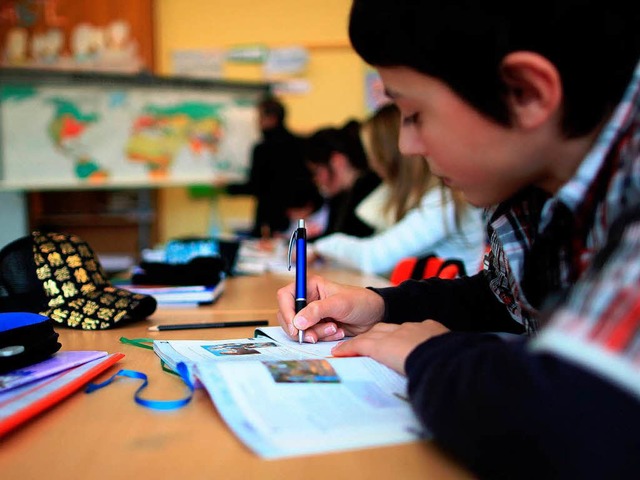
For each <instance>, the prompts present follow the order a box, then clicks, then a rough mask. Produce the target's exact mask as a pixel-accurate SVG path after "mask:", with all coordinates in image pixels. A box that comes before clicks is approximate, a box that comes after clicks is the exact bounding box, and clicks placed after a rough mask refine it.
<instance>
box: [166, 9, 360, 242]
mask: <svg viewBox="0 0 640 480" xmlns="http://www.w3.org/2000/svg"><path fill="white" fill-rule="evenodd" d="M155 5H156V11H155V20H156V21H155V25H156V32H155V36H156V52H157V53H156V65H157V71H158V73H160V74H170V73H171V68H172V66H171V52H173V51H174V50H184V49H208V48H227V47H231V46H236V45H243V44H245V45H246V44H264V45H266V46H267V47H282V46H292V45H299V46H303V47H306V48H307V49H308V50H309V54H310V62H309V67H308V71H307V72H306V75H305V76H304V78H306V79H307V80H308V81H309V82H310V88H311V89H310V92H309V93H307V94H299V95H293V94H290V95H287V96H283V97H282V99H283V101H284V102H285V104H286V106H287V109H288V115H289V121H288V124H289V127H290V128H291V129H292V130H294V131H298V132H300V133H307V132H310V131H312V130H314V129H315V128H318V127H320V126H325V125H328V124H331V125H338V124H341V123H343V122H344V121H345V120H346V119H348V118H351V117H356V118H362V117H363V116H364V112H365V100H364V88H363V82H364V80H363V78H364V71H365V67H364V64H363V63H362V61H361V60H360V59H359V58H358V57H357V56H356V55H355V53H354V52H353V51H352V50H351V47H350V45H349V41H348V34H347V19H348V13H349V8H350V5H351V0H268V1H265V0H157V1H156V3H155ZM224 73H225V78H228V79H234V80H235V79H237V80H262V77H261V70H260V67H257V66H233V67H227V66H226V65H225V70H224ZM219 205H220V207H221V211H222V212H221V213H222V214H223V216H224V217H247V216H249V217H250V216H251V215H252V214H251V209H252V207H253V204H252V203H251V202H247V201H244V202H242V201H239V200H238V199H236V200H231V199H222V200H221V201H220V202H219ZM159 216H160V223H159V234H160V240H161V241H166V240H167V239H169V238H172V237H176V236H181V235H204V234H206V233H207V227H208V222H209V217H210V216H211V202H209V201H207V200H206V199H205V200H202V199H200V200H193V199H191V198H190V197H189V195H188V193H187V190H186V189H182V188H171V189H165V190H163V191H162V192H161V193H160V211H159Z"/></svg>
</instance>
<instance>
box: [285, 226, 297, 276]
mask: <svg viewBox="0 0 640 480" xmlns="http://www.w3.org/2000/svg"><path fill="white" fill-rule="evenodd" d="M297 238H298V229H297V228H296V229H295V230H294V231H293V232H291V238H290V239H289V252H288V253H287V258H288V259H289V264H288V268H287V270H291V252H292V251H293V243H294V242H295V241H296V239H297Z"/></svg>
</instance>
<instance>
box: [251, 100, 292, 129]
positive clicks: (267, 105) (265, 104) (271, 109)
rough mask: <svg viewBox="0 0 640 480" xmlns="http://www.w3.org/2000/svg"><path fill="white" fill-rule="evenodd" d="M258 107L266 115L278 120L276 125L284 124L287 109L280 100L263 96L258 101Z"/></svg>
mask: <svg viewBox="0 0 640 480" xmlns="http://www.w3.org/2000/svg"><path fill="white" fill-rule="evenodd" d="M258 109H259V110H260V111H261V112H262V113H263V114H264V115H267V116H270V117H275V118H276V119H277V120H278V125H283V124H284V119H285V117H286V114H287V111H286V110H285V108H284V105H283V104H282V102H281V101H280V100H278V99H277V98H275V97H271V96H267V97H263V98H262V99H261V100H260V101H259V102H258Z"/></svg>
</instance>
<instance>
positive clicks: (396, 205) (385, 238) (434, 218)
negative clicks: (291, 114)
mask: <svg viewBox="0 0 640 480" xmlns="http://www.w3.org/2000/svg"><path fill="white" fill-rule="evenodd" d="M399 132H400V112H399V110H398V108H397V107H396V106H395V105H393V104H388V105H384V106H382V107H380V108H379V109H378V110H377V111H376V112H375V113H374V114H372V115H371V116H370V117H369V118H368V119H367V120H366V121H364V122H363V124H362V127H361V131H360V133H361V137H362V144H363V147H364V149H365V151H366V153H367V159H368V161H369V165H370V168H371V169H372V170H373V171H374V172H376V173H377V174H378V176H379V177H380V178H381V179H382V184H381V185H380V186H379V187H378V188H377V189H376V190H374V191H373V192H372V193H371V194H370V195H369V196H367V197H366V198H365V199H364V200H362V202H360V204H359V205H358V207H357V208H356V215H357V216H358V217H359V218H360V219H361V220H362V221H363V222H364V223H366V224H369V225H371V226H373V227H374V229H375V231H376V233H375V234H373V235H371V236H368V237H363V238H358V237H355V236H352V235H346V234H343V233H334V234H332V235H328V236H326V237H323V238H320V239H318V240H316V241H315V242H313V243H312V244H311V247H310V249H311V252H312V253H313V254H315V255H316V256H319V257H323V258H325V259H330V260H332V261H334V262H336V263H339V264H341V265H343V266H347V267H351V268H354V269H357V270H361V271H363V272H365V273H373V274H379V275H388V274H390V273H391V271H392V270H393V268H394V267H395V266H396V264H397V263H398V262H399V261H400V260H402V259H403V258H405V257H420V256H426V255H428V254H433V255H437V256H439V257H442V258H446V259H456V260H460V261H462V262H463V264H464V265H465V269H466V270H467V272H469V273H475V272H476V271H477V270H478V269H479V268H480V265H481V259H482V251H483V244H484V241H483V239H484V235H483V229H482V220H481V211H480V210H479V209H477V208H474V207H472V206H470V205H469V204H467V203H466V201H465V200H464V199H463V198H462V197H461V196H460V195H459V194H456V193H454V192H453V191H452V190H451V189H449V188H447V187H446V186H444V185H443V184H442V182H440V180H439V179H438V178H437V177H435V176H434V175H432V174H431V171H430V170H429V165H428V164H427V162H426V161H425V159H424V158H422V157H420V156H405V155H402V154H401V153H400V150H399V149H398V138H399Z"/></svg>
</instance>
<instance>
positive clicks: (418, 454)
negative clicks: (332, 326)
mask: <svg viewBox="0 0 640 480" xmlns="http://www.w3.org/2000/svg"><path fill="white" fill-rule="evenodd" d="M323 274H324V275H325V276H327V277H328V278H332V279H335V280H337V281H341V282H344V283H351V284H359V285H377V286H382V284H381V280H380V279H375V278H371V277H369V278H367V277H362V276H359V275H355V274H350V273H347V272H324V273H323ZM291 280H292V277H289V276H277V275H271V274H269V275H265V276H259V277H236V278H231V279H229V280H228V285H227V290H226V291H225V293H224V295H223V296H222V297H221V298H220V300H219V301H218V302H217V303H216V304H215V305H213V306H211V307H200V308H197V309H182V310H179V309H165V310H160V311H158V312H156V313H155V314H154V315H153V316H152V317H151V318H150V319H149V321H145V322H138V323H135V324H133V325H129V326H126V327H123V328H119V329H116V330H111V331H97V332H83V331H75V330H66V329H58V332H59V333H60V341H61V343H62V348H63V349H64V350H106V351H108V352H110V353H112V352H118V351H119V352H122V353H124V354H125V355H126V357H125V358H124V359H123V360H121V361H120V362H119V363H118V364H116V365H115V366H114V367H112V368H111V369H110V370H109V371H108V372H107V373H105V374H103V375H102V376H101V377H100V378H98V379H97V380H98V381H102V380H104V379H106V378H107V377H108V376H111V375H112V374H114V373H115V372H117V371H118V370H119V369H120V368H128V369H134V370H140V371H143V372H145V373H146V374H147V375H148V376H149V383H150V384H149V387H148V388H147V389H146V391H145V396H146V397H148V398H158V399H159V398H166V399H171V398H179V397H182V396H183V395H184V394H185V388H184V386H183V385H182V383H181V382H180V380H179V379H177V378H176V377H174V376H173V375H168V374H166V373H164V372H163V371H162V370H161V368H160V362H159V361H158V359H157V357H156V355H155V354H154V353H153V352H152V351H151V350H145V349H141V348H138V347H134V346H130V345H125V344H122V343H120V342H119V340H118V339H119V338H120V337H121V336H124V337H127V338H141V337H147V338H164V339H200V338H211V339H224V338H239V337H249V336H252V334H253V329H252V328H250V327H243V328H228V329H209V330H192V331H188V330H185V331H176V332H148V331H147V327H148V326H150V325H155V324H160V323H178V322H180V321H185V322H193V321H219V320H220V321H225V320H226V321H233V320H242V319H262V318H264V319H268V320H269V322H270V324H272V325H275V324H276V323H277V322H276V311H277V304H276V290H277V289H278V288H280V287H281V286H283V285H286V284H287V283H289V282H290V281H291ZM138 386H139V381H133V380H128V379H124V378H119V379H118V380H117V381H116V382H115V383H114V384H112V385H110V386H109V387H107V388H105V389H102V390H99V391H96V392H94V393H92V394H90V395H87V394H85V393H83V392H82V391H80V392H77V393H75V394H74V395H73V396H71V397H70V398H68V399H66V400H64V401H63V402H62V403H60V404H58V405H56V406H55V407H54V408H53V409H52V410H50V411H48V412H45V413H44V414H42V415H41V416H40V417H38V418H36V419H34V420H32V421H31V422H29V423H27V424H25V425H23V426H21V427H20V428H18V429H17V430H16V431H14V432H12V433H10V434H9V435H7V436H6V437H5V438H4V439H2V440H0V476H1V477H2V479H3V480H10V479H20V480H23V479H24V480H27V479H36V478H50V479H59V478H60V479H61V478H65V479H67V478H71V479H94V478H98V479H102V478H105V479H107V478H109V479H129V478H131V479H147V478H154V479H168V478H172V479H173V478H178V479H243V480H244V479H254V478H259V479H303V478H304V479H307V480H312V479H318V480H328V479H332V480H333V479H343V478H344V479H346V478H348V479H350V480H353V479H385V480H389V479H403V480H404V479H413V478H416V479H417V478H420V479H426V478H470V476H469V475H468V474H467V473H466V472H464V471H463V470H461V469H460V468H459V467H457V466H456V465H455V464H454V463H453V462H451V461H450V460H449V459H447V458H446V457H445V456H444V455H442V453H440V452H439V451H438V450H437V449H436V448H435V447H434V446H433V445H432V444H430V443H429V442H423V443H419V442H416V443H412V444H407V445H401V446H395V447H385V448H373V449H366V450H358V451H352V452H344V453H334V454H328V455H316V456H308V457H296V458H291V459H285V460H263V459H261V458H259V457H258V456H256V455H255V454H253V453H252V452H251V451H249V450H248V449H247V448H246V447H245V446H244V445H243V444H242V443H241V442H240V441H239V440H238V439H237V438H236V437H235V436H234V434H233V433H232V432H231V430H229V429H228V428H227V426H226V424H225V423H224V422H223V421H222V419H221V418H220V416H219V415H218V413H217V411H216V409H215V407H214V406H213V404H212V402H211V400H210V399H209V397H208V396H207V394H206V392H205V391H203V390H198V391H197V392H196V393H195V395H194V398H193V400H192V401H191V403H190V404H189V405H187V406H186V407H183V408H182V409H179V410H174V411H168V412H159V411H153V410H149V409H146V408H143V407H141V406H138V405H137V404H135V403H134V401H133V393H134V391H135V390H136V389H137V388H138ZM318 414H319V415H321V414H323V412H318ZM324 414H325V415H331V406H327V410H326V412H324Z"/></svg>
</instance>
